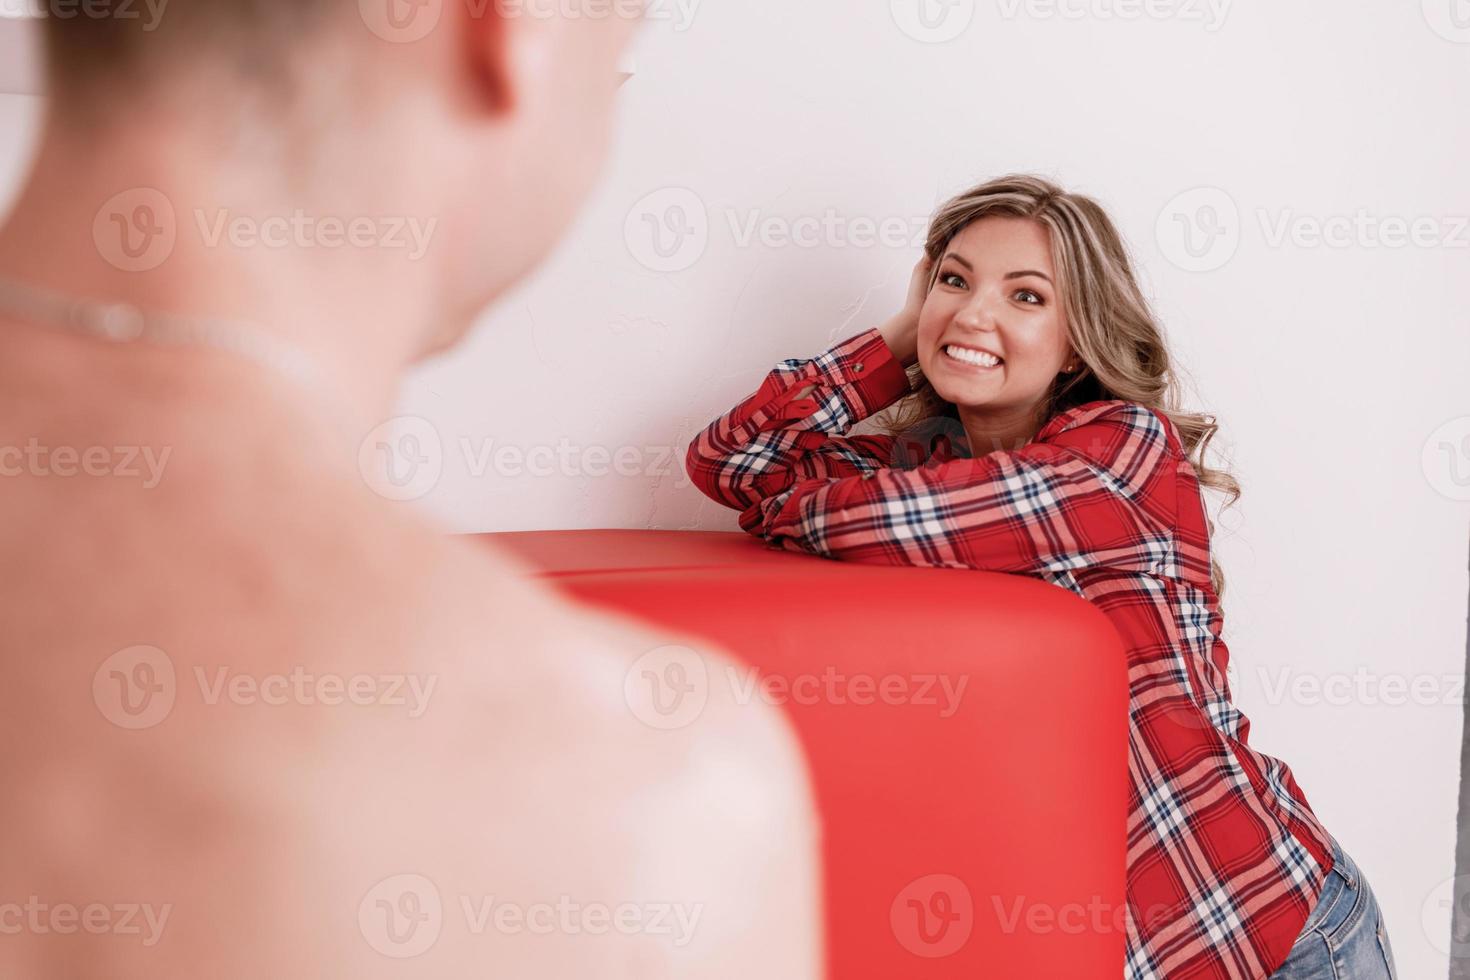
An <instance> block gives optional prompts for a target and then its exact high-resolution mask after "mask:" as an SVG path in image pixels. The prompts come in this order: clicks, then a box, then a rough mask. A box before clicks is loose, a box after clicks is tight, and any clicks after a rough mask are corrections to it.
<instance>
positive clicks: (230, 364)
mask: <svg viewBox="0 0 1470 980" xmlns="http://www.w3.org/2000/svg"><path fill="white" fill-rule="evenodd" d="M184 366H187V368H188V370H187V371H184V370H181V368H182V367H184ZM144 393H146V395H145V394H144ZM312 405H313V403H312V402H311V400H310V399H309V398H307V397H305V396H304V395H303V394H302V393H300V392H294V391H292V389H291V388H290V385H289V383H285V382H282V381H280V380H278V379H274V378H272V377H270V376H269V375H267V374H265V373H264V372H262V369H261V368H259V367H257V366H255V365H250V364H245V363H242V362H239V361H237V360H232V359H230V358H229V357H228V356H227V355H221V354H218V353H212V352H207V351H167V350H164V351H155V350H149V349H139V348H133V347H127V346H117V347H113V346H108V345H105V344H99V343H98V342H96V341H93V340H90V339H81V338H73V337H70V336H66V335H62V334H59V333H55V332H49V331H47V330H45V329H43V328H40V327H37V326H34V325H30V324H25V323H18V322H8V323H0V514H3V515H4V516H3V520H0V548H3V553H4V554H5V555H6V556H7V557H8V560H7V561H6V562H5V564H4V566H3V571H0V576H3V580H0V620H3V622H4V624H5V628H4V630H3V631H0V659H3V663H4V664H5V665H6V669H5V673H6V680H5V683H4V684H3V685H0V690H3V692H4V693H3V704H0V738H3V739H4V742H5V744H6V745H7V746H8V747H9V748H8V751H7V752H5V753H3V754H0V759H3V762H0V781H3V784H4V785H5V787H6V792H5V794H4V795H3V797H0V827H4V828H5V831H4V833H3V835H0V929H4V931H5V934H4V935H0V975H3V976H5V977H7V978H17V980H19V978H29V977H67V978H84V977H92V976H96V977H103V976H105V977H108V978H110V980H128V978H134V977H136V978H145V977H146V978H149V980H157V978H161V977H180V978H183V977H190V978H192V977H198V976H209V977H212V978H227V977H235V976H239V977H242V978H243V977H250V978H252V980H254V978H259V977H263V976H269V977H325V976H344V977H355V978H372V977H379V976H382V977H390V976H391V977H401V976H424V977H450V976H471V975H474V976H487V975H494V976H507V977H589V976H597V977H620V976H628V977H664V976H680V977H731V978H734V977H751V976H761V977H767V976H769V977H811V976H815V975H817V973H818V970H819V966H818V956H819V940H820V935H819V927H818V924H817V913H816V909H817V897H816V888H817V885H816V878H815V874H816V872H815V853H816V839H815V826H814V819H813V817H812V815H811V810H810V804H809V800H808V796H807V789H806V785H805V780H804V778H803V773H802V767H801V765H800V762H799V760H798V752H797V750H796V748H795V744H794V740H793V738H792V736H791V733H790V731H789V730H788V728H787V727H786V725H785V724H784V722H783V721H782V719H780V718H779V717H777V716H775V715H774V714H773V712H772V710H771V709H769V708H767V707H765V706H763V705H762V704H761V703H760V702H759V701H756V702H755V703H753V704H746V705H739V704H736V703H734V700H733V696H732V695H731V693H730V692H729V691H723V690H721V689H719V688H718V686H716V687H715V689H713V690H711V697H710V701H709V703H708V704H707V705H706V706H705V708H704V711H703V712H702V714H701V715H700V716H699V718H698V719H697V721H695V722H694V723H692V724H690V725H689V726H687V727H684V728H680V729H675V730H660V729H657V728H654V727H651V726H649V725H647V724H645V723H644V722H643V721H642V720H640V717H639V713H638V712H637V711H636V710H635V709H636V708H637V705H636V704H635V705H630V704H629V702H628V700H627V691H628V688H627V687H626V686H625V679H626V677H627V674H628V670H629V667H630V666H631V665H632V664H633V662H634V661H635V660H636V659H637V658H638V657H639V656H641V655H642V654H643V653H645V652H647V651H648V650H651V649H653V648H655V647H658V646H661V645H664V644H668V643H678V642H683V643H686V644H688V645H690V646H696V647H702V646H703V644H700V643H698V642H697V641H695V640H692V639H690V638H687V637H682V638H681V637H677V636H663V635H655V634H652V633H650V632H648V631H645V630H643V629H642V628H640V627H638V626H637V625H636V624H634V623H633V622H631V621H627V620H623V619H619V618H611V617H603V616H598V615H593V614H590V613H588V612H585V611H583V610H581V609H579V608H577V607H574V606H572V605H570V604H568V603H566V602H564V601H562V600H561V599H559V598H557V597H555V596H554V595H552V594H550V593H549V592H547V591H545V590H544V589H543V588H541V587H539V586H536V585H534V584H533V583H532V582H530V581H529V580H528V579H526V578H525V577H524V576H523V575H522V572H523V571H524V570H523V569H522V568H521V566H519V565H518V564H517V563H516V562H515V561H514V560H512V559H510V558H508V557H500V556H498V555H495V554H491V553H488V552H487V551H486V550H485V549H483V548H477V547H472V546H471V545H469V544H468V543H466V542H463V541H456V540H454V539H450V538H446V537H443V536H440V535H436V534H435V533H433V532H432V531H430V530H428V529H427V528H426V527H424V526H423V525H421V524H420V523H419V522H418V520H417V519H415V518H413V517H412V516H411V515H410V514H409V513H408V512H406V511H405V510H403V509H402V505H394V504H390V503H389V502H387V501H385V500H383V499H382V498H380V497H378V496H377V495H375V494H374V493H373V492H372V491H371V490H370V489H369V488H368V486H367V485H366V484H365V483H364V482H363V481H362V480H361V478H360V476H359V475H358V474H357V473H356V472H355V462H354V460H353V459H352V458H351V457H350V455H349V453H348V452H347V451H348V450H355V449H356V447H355V446H350V445H347V444H346V443H341V442H333V439H334V438H335V437H336V436H337V433H335V432H334V430H333V429H332V428H331V426H330V424H329V423H321V422H313V421H311V419H312V415H311V412H310V409H311V407H312ZM241 420H248V421H241ZM6 449H10V450H13V451H11V452H8V453H7V452H6V451H5V450H6ZM89 459H90V461H91V462H90V463H88V462H87V461H88V460H89ZM702 652H703V653H704V655H705V656H707V657H711V658H716V657H718V656H719V654H718V653H717V652H716V651H711V650H708V649H704V650H703V651H702ZM712 673H718V672H717V671H712ZM89 917H90V918H89ZM88 921H90V922H91V923H92V926H85V925H84V923H86V922H88ZM92 927H95V929H94V928H92ZM471 971H473V972H471Z"/></svg>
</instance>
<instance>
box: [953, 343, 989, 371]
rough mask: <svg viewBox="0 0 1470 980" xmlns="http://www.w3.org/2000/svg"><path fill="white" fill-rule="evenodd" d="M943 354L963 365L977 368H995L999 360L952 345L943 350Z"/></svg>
mask: <svg viewBox="0 0 1470 980" xmlns="http://www.w3.org/2000/svg"><path fill="white" fill-rule="evenodd" d="M944 352H945V353H946V354H948V355H949V356H950V357H952V358H953V359H955V360H956V361H960V362H962V363H964V364H974V365H976V366H978V367H995V366H996V365H997V364H999V363H1000V358H998V357H995V356H994V355H991V354H986V353H982V352H981V351H977V350H970V349H969V348H967V347H955V346H953V345H951V346H948V347H946V348H944Z"/></svg>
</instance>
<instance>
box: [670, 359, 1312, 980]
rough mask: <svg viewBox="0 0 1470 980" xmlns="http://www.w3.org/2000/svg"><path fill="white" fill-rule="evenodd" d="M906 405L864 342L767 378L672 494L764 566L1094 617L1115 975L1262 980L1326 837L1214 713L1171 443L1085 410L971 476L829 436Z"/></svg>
mask: <svg viewBox="0 0 1470 980" xmlns="http://www.w3.org/2000/svg"><path fill="white" fill-rule="evenodd" d="M908 391H909V384H908V378H907V375H906V373H905V372H904V370H903V367H902V366H901V365H900V364H899V363H898V361H897V360H896V359H894V357H893V355H892V352H891V351H890V350H889V348H888V345H887V343H886V342H885V341H884V340H883V337H882V335H881V334H879V333H878V331H877V330H868V331H865V332H864V333H861V334H858V335H856V336H854V337H851V338H849V339H847V340H845V341H842V342H841V343H839V344H837V345H835V346H834V347H832V348H831V349H829V350H827V351H825V352H823V353H822V354H820V355H819V356H817V357H814V358H811V359H793V360H785V361H781V362H780V363H778V364H777V365H776V367H775V369H774V370H772V371H771V372H770V373H769V374H768V375H767V377H766V379H765V381H764V383H762V384H761V386H760V388H759V389H758V390H757V391H756V392H755V394H753V395H751V396H750V397H749V398H747V399H745V400H744V401H742V402H741V403H740V404H739V405H737V406H736V407H735V408H734V409H732V410H731V411H730V412H729V413H727V414H725V415H723V416H721V417H720V418H717V419H715V420H714V421H713V422H712V423H711V424H710V425H709V426H708V427H707V428H705V429H704V430H703V432H701V433H700V434H699V435H698V436H697V437H696V438H695V439H694V441H693V442H691V443H690V445H689V448H688V452H687V454H686V466H687V468H688V471H689V474H690V477H691V478H692V480H693V482H694V485H695V486H697V487H699V489H700V490H701V491H702V492H703V493H704V494H705V495H707V496H708V497H710V498H712V499H713V500H715V501H717V502H719V503H721V504H724V505H726V506H728V507H732V508H735V509H737V510H738V511H739V512H740V517H739V521H740V526H741V528H743V529H744V530H746V531H748V532H750V533H751V534H755V535H758V536H761V537H763V538H765V539H766V540H767V541H768V542H769V543H770V544H771V546H772V547H780V548H783V549H786V550H790V551H800V552H805V553H810V554H815V555H821V556H823V557H827V558H833V559H840V560H846V561H859V562H873V563H878V564H886V565H918V566H930V567H945V568H969V569H982V570H989V571H1000V572H1015V573H1020V574H1025V575H1034V576H1036V577H1038V578H1041V579H1044V580H1046V581H1049V582H1051V583H1053V584H1055V585H1059V586H1061V587H1063V588H1066V589H1069V590H1071V591H1073V592H1075V593H1077V594H1078V595H1080V596H1082V597H1084V598H1086V599H1088V600H1089V601H1091V602H1093V603H1094V604H1095V605H1097V606H1098V607H1099V608H1100V609H1101V610H1102V611H1103V612H1104V613H1105V614H1106V615H1107V616H1108V617H1109V619H1110V620H1111V621H1112V622H1113V623H1114V625H1115V626H1116V627H1117V629H1118V632H1119V633H1120V635H1121V636H1122V637H1123V640H1124V643H1125V645H1126V647H1127V649H1128V677H1129V691H1130V720H1131V724H1130V726H1129V745H1128V749H1129V762H1128V771H1129V776H1130V779H1131V783H1132V793H1131V795H1130V803H1129V812H1128V818H1127V833H1128V839H1127V855H1128V866H1127V909H1126V910H1125V914H1124V916H1123V920H1124V927H1125V929H1126V932H1127V943H1126V948H1127V959H1126V962H1125V964H1124V969H1123V975H1124V977H1125V978H1127V980H1155V978H1168V980H1195V978H1199V980H1204V978H1210V980H1215V978H1221V980H1224V978H1231V980H1235V978H1242V980H1244V978H1251V980H1254V978H1261V977H1267V976H1269V975H1270V974H1271V973H1272V972H1274V970H1275V969H1276V967H1278V966H1279V965H1280V964H1281V963H1282V962H1283V961H1284V960H1285V959H1286V956H1287V954H1288V952H1289V951H1290V949H1291V947H1292V945H1293V944H1294V942H1295V941H1296V939H1297V937H1298V936H1299V934H1300V932H1301V929H1302V927H1303V925H1304V924H1305V922H1306V918H1307V914H1308V912H1309V911H1310V910H1311V908H1312V906H1313V905H1314V903H1315V901H1316V898H1317V896H1318V894H1319V893H1320V891H1321V888H1322V885H1323V882H1324V879H1325V878H1326V875H1327V873H1328V871H1329V869H1330V868H1331V865H1332V852H1331V844H1330V840H1331V838H1330V836H1329V835H1328V833H1327V831H1326V830H1325V829H1324V828H1323V827H1322V825H1321V824H1320V823H1319V822H1318V821H1317V819H1316V817H1315V816H1314V815H1313V813H1312V811H1311V808H1310V807H1309V805H1308V803H1307V799H1306V796H1305V794H1304V793H1303V792H1302V790H1301V788H1300V787H1299V786H1298V785H1297V783H1296V780H1295V779H1294V778H1293V776H1292V773H1291V770H1290V769H1289V768H1288V767H1287V766H1286V765H1285V764H1284V763H1282V762H1281V761H1280V760H1278V759H1275V758H1272V757H1271V756H1268V755H1265V754H1263V753H1261V752H1259V751H1257V750H1255V749H1254V748H1252V747H1251V746H1250V745H1249V744H1248V736H1249V731H1250V723H1249V722H1248V720H1247V719H1246V718H1245V716H1244V715H1242V714H1241V713H1240V711H1238V710H1237V709H1236V708H1235V707H1234V706H1233V705H1232V704H1231V702H1230V690H1229V683H1228V681H1227V678H1226V674H1225V670H1226V666H1227V664H1228V663H1229V657H1230V653H1229V650H1228V648H1227V647H1226V645H1225V643H1224V641H1223V640H1222V639H1221V636H1220V632H1221V625H1222V620H1221V614H1220V610H1219V603H1218V600H1217V597H1216V596H1215V593H1214V591H1213V589H1212V588H1211V585H1210V541H1209V531H1208V524H1207V523H1206V518H1205V511H1204V501H1203V499H1202V496H1201V493H1200V487H1199V483H1198V480H1197V478H1196V474H1195V471H1194V468H1193V465H1192V464H1191V463H1190V462H1189V460H1188V458H1187V456H1186V455H1185V454H1184V452H1183V447H1182V444H1181V442H1180V439H1179V434H1178V430H1177V429H1176V428H1175V427H1174V425H1173V423H1172V422H1170V421H1169V420H1168V419H1167V417H1165V416H1163V415H1161V414H1158V413H1155V412H1152V411H1150V410H1149V409H1146V408H1144V407H1142V406H1140V405H1136V404H1134V403H1131V402H1126V401H1094V402H1089V403H1087V404H1085V405H1080V406H1077V407H1074V408H1072V409H1070V410H1067V411H1065V412H1062V413H1060V414H1058V415H1057V416H1055V417H1054V418H1052V419H1051V420H1050V421H1049V422H1048V423H1047V424H1046V425H1045V426H1044V427H1043V428H1042V429H1041V431H1040V432H1038V433H1037V435H1036V437H1035V438H1034V439H1033V440H1032V441H1031V442H1030V443H1028V444H1027V445H1025V446H1024V447H1022V448H1020V449H1017V450H1014V451H1011V450H1001V451H996V452H990V453H985V454H983V455H981V456H979V457H975V458H970V457H969V455H968V454H967V453H964V452H961V451H956V450H954V449H953V448H952V443H953V442H954V441H955V437H958V438H961V439H962V438H963V433H962V430H960V429H959V428H958V426H959V423H958V422H957V421H953V420H951V422H950V423H949V431H947V432H945V431H941V432H939V433H938V436H939V438H937V439H934V440H932V441H933V442H935V443H937V448H935V449H933V450H932V451H927V450H928V447H924V446H920V447H919V449H920V452H919V453H917V454H913V453H911V450H912V449H913V448H914V447H912V446H908V447H905V445H904V444H903V440H895V439H893V438H891V437H889V436H879V435H869V436H851V437H849V436H847V432H848V430H849V428H850V427H851V426H853V425H855V424H857V423H858V422H860V421H861V420H863V419H864V418H867V417H868V416H870V415H872V414H873V413H875V412H878V411H880V410H882V409H884V408H886V407H888V406H889V405H891V404H893V403H894V402H895V401H897V400H898V399H899V398H901V397H903V396H904V395H905V394H907V393H908ZM798 396H801V397H798ZM938 424H939V427H940V428H941V429H943V428H944V423H943V422H942V421H941V422H939V423H938ZM926 453H927V454H926ZM903 464H912V465H903Z"/></svg>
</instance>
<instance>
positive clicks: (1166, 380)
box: [874, 174, 1240, 598]
mask: <svg viewBox="0 0 1470 980" xmlns="http://www.w3.org/2000/svg"><path fill="white" fill-rule="evenodd" d="M990 215H1005V216H1008V217H1014V218H1030V219H1032V220H1035V221H1039V222H1041V224H1042V225H1043V226H1045V227H1046V228H1047V229H1048V230H1049V231H1050V233H1051V251H1052V263H1053V266H1054V268H1055V269H1056V272H1057V275H1058V277H1059V283H1058V289H1059V292H1060V293H1061V295H1062V298H1063V300H1062V301H1063V303H1064V309H1065V310H1066V313H1067V323H1068V332H1069V335H1070V336H1069V339H1070V340H1071V343H1072V348H1073V350H1075V351H1076V352H1077V356H1078V359H1079V360H1080V361H1081V367H1080V368H1079V369H1078V370H1077V371H1075V372H1073V373H1071V374H1058V375H1057V377H1056V378H1055V379H1054V380H1053V382H1052V385H1051V387H1050V388H1049V389H1048V391H1047V393H1046V395H1045V397H1044V398H1043V400H1042V403H1041V405H1040V407H1039V416H1038V426H1042V425H1045V424H1046V423H1047V421H1049V420H1050V419H1051V418H1052V417H1053V416H1055V415H1057V414H1058V413H1060V412H1064V411H1066V410H1068V409H1070V408H1073V407H1075V406H1077V405H1081V404H1084V403H1086V402H1090V401H1098V400H1104V399H1115V398H1116V399H1123V400H1124V401H1130V402H1135V403H1137V404H1139V405H1143V406H1145V407H1147V408H1151V409H1154V410H1155V411H1157V412H1159V413H1160V414H1162V415H1164V416H1165V417H1167V418H1168V419H1170V420H1171V421H1172V422H1173V423H1174V425H1175V426H1176V427H1177V428H1178V430H1179V436H1180V439H1181V441H1182V442H1183V447H1184V452H1185V455H1186V456H1187V457H1189V460H1190V463H1191V464H1192V465H1193V466H1194V470H1195V473H1196V475H1197V477H1198V479H1199V482H1200V485H1201V486H1203V487H1208V488H1210V489H1212V490H1216V491H1219V492H1221V493H1225V494H1228V495H1229V499H1228V500H1227V501H1226V503H1225V506H1229V505H1231V504H1233V503H1235V501H1236V500H1238V499H1239V498H1240V484H1239V483H1238V482H1237V481H1236V479H1235V478H1234V477H1233V476H1231V475H1230V473H1229V472H1228V471H1227V470H1225V469H1215V468H1213V467H1211V466H1210V465H1209V464H1208V463H1207V461H1206V459H1205V454H1206V450H1207V448H1208V446H1209V442H1210V440H1211V438H1212V437H1213V436H1214V434H1215V432H1216V431H1217V430H1218V429H1219V426H1218V425H1216V423H1215V417H1214V416H1213V415H1204V414H1201V413H1198V412H1189V411H1184V410H1183V409H1182V408H1181V407H1180V401H1181V393H1180V388H1181V381H1180V378H1179V377H1178V374H1177V372H1176V370H1175V368H1174V366H1173V364H1172V362H1171V359H1170V357H1169V349H1168V346H1167V344H1165V342H1164V335H1163V330H1162V329H1161V328H1160V326H1159V323H1158V321H1157V320H1155V319H1154V316H1153V314H1152V313H1151V312H1150V310H1149V306H1148V302H1147V301H1146V300H1145V299H1144V297H1143V294H1142V292H1140V291H1139V288H1138V283H1137V281H1136V280H1135V279H1134V276H1133V268H1132V265H1131V264H1130V262H1129V258H1128V251H1127V248H1126V247H1125V245H1124V243H1123V239H1122V236H1121V235H1119V234H1118V230H1117V228H1116V227H1114V225H1113V222H1112V220H1111V219H1110V218H1109V217H1108V215H1107V213H1106V212H1105V211H1104V210H1103V209H1102V207H1101V206H1100V205H1098V203H1097V202H1096V201H1094V200H1092V199H1091V198H1089V197H1085V196H1083V195H1081V194H1072V193H1069V192H1067V191H1064V190H1063V189H1062V188H1061V187H1058V186H1057V185H1056V184H1054V183H1052V182H1051V181H1049V180H1046V179H1045V178H1043V177H1038V176H1036V175H1034V174H1007V175H1005V176H1003V177H997V178H995V179H994V180H989V181H986V182H985V183H983V184H980V185H979V186H977V187H973V188H971V189H970V190H967V191H965V192H964V193H962V194H959V195H956V196H955V197H953V198H951V199H950V200H949V201H947V202H945V203H944V204H943V205H941V206H940V208H939V210H938V212H936V214H935V216H934V218H933V220H932V221H931V222H930V224H929V235H928V239H927V241H926V242H925V245H924V250H925V252H926V253H927V254H928V255H929V257H930V258H931V259H933V260H934V266H933V268H932V269H931V270H930V273H929V288H930V289H933V287H934V282H935V280H936V279H937V278H938V277H939V260H940V258H941V257H942V256H943V255H944V252H945V249H946V248H947V247H948V246H949V243H950V240H951V239H953V238H954V236H955V235H957V234H958V233H959V232H960V231H961V230H962V229H963V228H964V227H965V226H966V225H968V224H970V222H972V221H974V220H975V219H977V218H983V217H987V216H990ZM908 373H909V383H910V385H911V386H912V387H913V392H912V393H911V394H909V395H907V396H905V397H904V399H903V400H902V401H900V402H898V404H896V405H894V406H893V407H892V408H890V409H889V410H888V411H887V412H885V413H884V414H883V415H881V416H878V417H877V418H875V420H874V422H875V424H876V425H877V427H878V428H879V429H882V430H885V431H886V432H887V433H888V434H889V435H892V436H895V437H898V436H901V435H902V434H903V433H904V432H905V431H907V430H908V429H909V428H910V427H912V426H914V425H916V424H918V423H920V422H923V421H925V420H927V419H931V418H936V417H938V418H948V419H958V418H959V410H958V409H957V408H956V407H955V406H954V404H952V403H951V402H948V401H946V400H945V399H943V398H942V397H940V395H939V393H938V392H936V391H935V390H934V387H933V386H932V385H931V384H930V383H929V380H928V379H927V378H926V377H925V376H924V372H923V369H922V368H921V367H920V366H919V364H917V363H915V364H913V365H912V366H910V367H909V368H908ZM1205 520H1206V522H1207V523H1208V524H1209V530H1210V534H1211V536H1212V537H1213V535H1214V531H1215V522H1214V521H1213V520H1211V519H1210V517H1209V515H1208V513H1206V515H1205ZM1210 582H1211V585H1212V586H1213V588H1214V590H1215V594H1216V597H1217V598H1223V596H1224V594H1225V575H1224V572H1223V571H1222V570H1221V568H1220V564H1219V562H1218V561H1215V560H1214V559H1213V557H1212V558H1211V561H1210Z"/></svg>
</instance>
